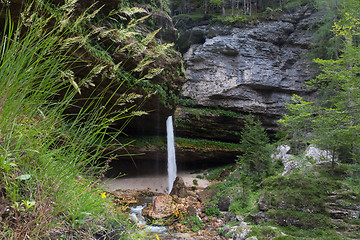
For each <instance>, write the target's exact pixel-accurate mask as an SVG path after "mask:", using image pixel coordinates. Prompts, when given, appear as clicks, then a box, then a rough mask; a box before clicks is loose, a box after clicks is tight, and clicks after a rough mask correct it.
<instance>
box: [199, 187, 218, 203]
mask: <svg viewBox="0 0 360 240" xmlns="http://www.w3.org/2000/svg"><path fill="white" fill-rule="evenodd" d="M215 195H216V191H215V189H213V188H205V189H204V190H202V191H200V192H199V193H198V196H199V199H200V201H201V202H203V203H204V202H209V201H211V200H212V199H213V198H214V197H215Z"/></svg>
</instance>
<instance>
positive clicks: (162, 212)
mask: <svg viewBox="0 0 360 240" xmlns="http://www.w3.org/2000/svg"><path fill="white" fill-rule="evenodd" d="M145 210H146V211H144V214H145V215H147V216H149V217H150V218H155V219H160V218H166V217H170V216H171V215H173V214H174V212H175V210H176V204H175V203H174V201H173V198H172V197H171V196H170V195H167V194H165V195H160V196H156V197H154V198H153V200H152V203H151V204H150V206H149V208H146V209H145Z"/></svg>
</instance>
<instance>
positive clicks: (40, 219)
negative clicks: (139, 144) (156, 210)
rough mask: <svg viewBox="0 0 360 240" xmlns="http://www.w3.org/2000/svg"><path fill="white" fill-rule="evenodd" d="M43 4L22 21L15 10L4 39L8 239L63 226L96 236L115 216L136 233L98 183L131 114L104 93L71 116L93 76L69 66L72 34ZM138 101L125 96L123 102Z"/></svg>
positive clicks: (1, 87) (1, 148)
mask: <svg viewBox="0 0 360 240" xmlns="http://www.w3.org/2000/svg"><path fill="white" fill-rule="evenodd" d="M37 7H39V6H38V5H36V4H35V5H33V6H32V7H27V8H26V9H25V12H24V13H23V14H21V16H22V17H21V18H18V25H16V26H15V25H14V23H13V22H12V21H11V17H10V14H9V13H8V12H7V15H6V21H5V24H4V26H3V27H4V29H3V32H2V35H1V40H0V43H1V45H0V48H1V55H0V78H1V81H0V139H1V141H0V186H1V189H0V191H1V193H0V194H1V195H4V196H6V201H5V200H4V201H3V202H2V203H4V204H6V203H7V202H8V204H9V205H8V206H6V207H7V208H8V209H9V214H10V215H9V216H10V217H9V218H8V217H4V218H2V222H1V224H0V238H2V239H9V238H12V239H25V238H29V239H30V238H31V239H37V238H39V237H49V235H50V234H52V233H51V232H52V231H53V229H59V228H64V229H67V230H66V231H69V232H73V233H71V234H72V235H73V236H76V235H79V236H80V235H82V237H84V236H85V235H86V236H89V237H90V236H91V235H92V234H93V233H94V232H95V231H97V230H96V228H103V229H104V227H109V228H108V229H107V230H109V229H111V230H109V231H112V230H113V229H112V226H111V224H109V222H110V221H114V222H117V228H118V229H122V232H123V233H122V234H121V235H122V237H121V239H127V238H131V237H130V230H127V228H129V229H130V228H131V225H130V224H128V223H127V220H126V219H121V218H120V217H119V216H118V215H119V214H118V213H116V211H114V209H112V208H111V207H110V203H111V199H110V198H103V197H101V196H102V195H101V193H102V192H103V190H101V189H98V188H97V187H96V186H97V184H98V180H97V178H98V177H99V176H101V174H102V173H103V172H104V171H105V170H106V169H105V168H101V167H100V166H98V160H99V158H100V157H102V158H108V157H109V156H108V155H106V154H105V152H104V151H105V149H106V148H107V147H108V146H109V142H108V140H107V139H108V137H110V136H111V137H110V139H112V138H116V136H117V134H119V133H120V132H111V130H110V128H109V126H110V125H111V124H112V123H113V122H114V121H116V120H118V119H120V118H124V117H125V115H123V114H124V112H118V113H115V112H112V114H110V112H111V110H112V108H110V109H105V108H104V107H103V103H102V102H101V99H102V97H103V96H102V95H100V96H97V97H93V98H90V99H88V100H87V102H88V104H87V105H86V106H84V107H83V108H81V109H79V112H78V113H77V114H74V115H71V116H70V115H69V114H65V111H66V109H67V108H68V107H69V106H74V105H75V102H76V101H75V100H74V96H75V95H76V94H80V93H81V90H82V87H83V86H84V84H86V83H88V80H89V79H81V80H78V79H76V81H75V80H74V77H73V73H72V71H71V70H70V69H69V68H68V66H69V62H71V61H75V60H76V59H72V58H71V57H70V54H68V53H67V52H66V50H64V48H63V46H64V44H66V42H67V41H68V40H69V39H68V38H66V36H68V35H71V34H70V33H69V32H68V31H66V29H64V28H63V25H62V24H63V23H62V22H57V20H56V18H55V17H54V16H48V17H46V18H43V17H41V16H39V15H38V14H37V13H38V12H41V11H40V10H43V9H39V8H37ZM40 7H41V6H40ZM4 16H5V14H4ZM65 17H68V16H67V15H65ZM50 22H51V24H53V25H52V27H51V28H49V27H47V26H49V25H48V24H50ZM72 50H73V49H72ZM89 77H91V76H89ZM108 87H113V84H112V83H109V86H108ZM113 89H114V94H116V93H119V91H118V90H119V89H117V88H116V87H115V88H113ZM60 91H61V92H62V94H63V95H62V98H61V99H59V97H58V95H59V92H60ZM117 98H118V95H117ZM130 99H131V96H128V95H126V94H124V95H122V97H120V98H118V100H117V101H116V103H115V105H116V104H120V103H121V102H122V101H127V100H130ZM55 100H58V101H55ZM96 172H97V174H98V175H95V173H96ZM3 216H4V215H3ZM104 219H107V220H104ZM99 221H100V222H99ZM97 224H99V226H98V225H97ZM100 225H101V226H100ZM84 228H87V229H89V230H88V232H87V233H81V231H83V230H82V229H84ZM107 230H105V231H107ZM71 234H70V235H71ZM119 236H120V235H119ZM85 238H87V237H85Z"/></svg>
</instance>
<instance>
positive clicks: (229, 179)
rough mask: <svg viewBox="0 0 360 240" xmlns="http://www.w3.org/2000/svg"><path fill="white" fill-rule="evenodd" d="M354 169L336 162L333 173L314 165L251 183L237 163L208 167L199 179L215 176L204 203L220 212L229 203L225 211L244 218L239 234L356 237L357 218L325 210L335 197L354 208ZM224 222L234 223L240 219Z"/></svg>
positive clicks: (358, 180) (356, 191) (356, 193)
mask: <svg viewBox="0 0 360 240" xmlns="http://www.w3.org/2000/svg"><path fill="white" fill-rule="evenodd" d="M358 171H359V165H358V164H340V165H339V166H337V167H336V169H335V174H333V175H332V174H331V169H330V167H328V168H327V167H321V168H319V167H316V166H313V167H310V168H307V169H301V170H298V171H295V172H293V173H292V174H290V175H286V176H283V175H281V171H280V172H279V171H277V172H275V173H274V175H273V176H270V177H267V178H265V179H264V180H263V181H262V182H261V184H260V185H254V184H253V182H250V181H247V182H244V180H241V171H240V170H239V168H238V166H231V165H229V166H228V167H226V168H223V167H221V168H215V169H212V170H210V171H209V172H207V173H206V174H205V176H204V177H206V178H207V179H209V180H213V179H216V180H220V182H218V183H216V184H213V185H212V186H211V188H214V189H216V192H217V194H216V195H215V197H214V198H213V200H212V201H211V202H209V203H208V206H212V208H216V209H215V210H217V211H218V212H219V209H218V207H217V206H218V205H219V206H221V204H223V202H226V201H228V202H230V205H229V212H231V213H232V214H234V215H240V216H243V217H244V220H245V221H246V222H248V224H249V225H247V226H245V227H243V228H241V227H239V229H238V231H239V232H241V231H243V229H246V228H247V229H250V231H249V232H248V233H247V235H246V236H247V237H251V236H256V237H257V239H357V238H358V237H359V234H360V232H359V228H358V219H356V218H355V219H352V218H351V217H350V218H349V219H345V221H340V222H339V221H334V220H333V217H334V216H332V215H331V214H330V212H329V211H330V210H331V203H334V202H335V201H338V202H341V205H342V207H343V208H344V209H351V206H356V204H357V201H358V200H357V199H359V197H360V191H359V190H360V189H359V183H360V176H359V174H358ZM225 172H227V174H224V173H225ZM229 173H230V175H229ZM228 175H229V176H228ZM227 199H229V200H227ZM214 204H215V205H214ZM329 206H330V207H329ZM349 207H350V208H349ZM215 210H213V212H215ZM228 215H229V214H228ZM230 216H231V214H230ZM227 225H228V226H237V225H239V222H236V221H234V222H228V223H227ZM219 231H220V233H221V234H223V235H224V236H226V237H231V236H232V234H231V235H227V232H226V231H224V230H223V228H221V229H219Z"/></svg>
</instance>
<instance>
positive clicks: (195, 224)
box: [182, 216, 204, 232]
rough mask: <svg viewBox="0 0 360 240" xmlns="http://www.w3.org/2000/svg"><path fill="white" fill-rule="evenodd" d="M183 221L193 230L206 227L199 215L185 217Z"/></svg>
mask: <svg viewBox="0 0 360 240" xmlns="http://www.w3.org/2000/svg"><path fill="white" fill-rule="evenodd" d="M182 223H183V224H184V225H185V226H186V227H188V228H189V229H190V230H191V231H193V232H197V231H199V230H201V229H203V228H204V223H203V222H202V220H201V219H200V218H199V217H198V216H192V217H185V218H184V220H183V221H182Z"/></svg>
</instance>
